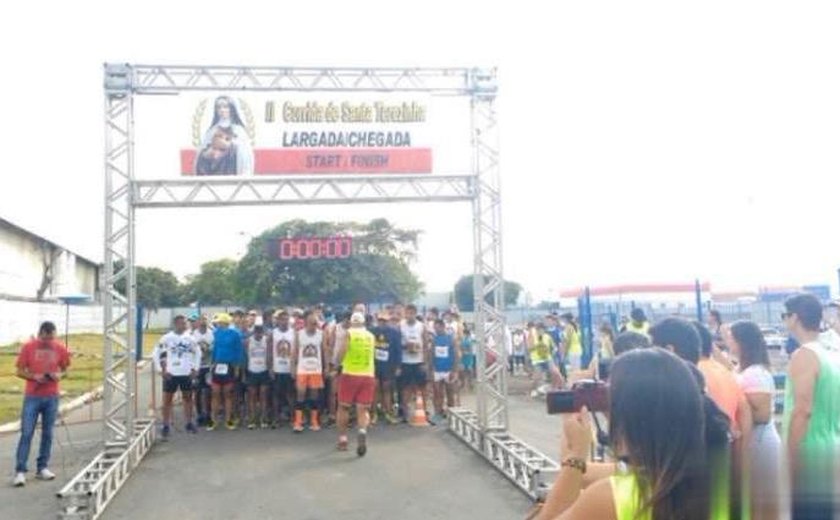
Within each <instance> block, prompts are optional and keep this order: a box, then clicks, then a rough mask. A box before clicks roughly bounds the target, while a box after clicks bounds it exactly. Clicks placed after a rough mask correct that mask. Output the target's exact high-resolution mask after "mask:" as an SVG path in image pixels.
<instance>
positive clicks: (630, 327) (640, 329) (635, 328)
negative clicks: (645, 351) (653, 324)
mask: <svg viewBox="0 0 840 520" xmlns="http://www.w3.org/2000/svg"><path fill="white" fill-rule="evenodd" d="M649 330H650V323H648V322H646V321H643V322H642V323H641V325H636V323H635V322H634V321H633V320H630V321H628V322H627V332H635V333H636V334H641V335H642V336H648V337H650V334H649V333H648V331H649Z"/></svg>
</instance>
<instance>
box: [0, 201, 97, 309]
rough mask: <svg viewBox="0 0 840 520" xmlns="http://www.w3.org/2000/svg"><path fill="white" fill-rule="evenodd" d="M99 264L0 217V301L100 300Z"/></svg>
mask: <svg viewBox="0 0 840 520" xmlns="http://www.w3.org/2000/svg"><path fill="white" fill-rule="evenodd" d="M100 270H101V264H100V263H98V262H95V261H93V260H91V259H89V258H85V257H82V256H80V255H78V254H76V253H74V252H72V251H69V250H67V249H65V248H64V247H62V246H61V245H59V244H57V243H55V242H53V241H51V240H49V239H47V238H44V237H42V236H39V235H37V234H36V233H33V232H31V231H28V230H26V229H23V228H22V227H20V226H18V225H16V224H14V223H12V222H10V221H8V220H6V219H4V218H2V217H0V298H7V299H24V300H35V301H55V300H56V299H57V298H58V297H59V296H67V295H87V296H90V297H91V298H92V300H93V301H99V276H100Z"/></svg>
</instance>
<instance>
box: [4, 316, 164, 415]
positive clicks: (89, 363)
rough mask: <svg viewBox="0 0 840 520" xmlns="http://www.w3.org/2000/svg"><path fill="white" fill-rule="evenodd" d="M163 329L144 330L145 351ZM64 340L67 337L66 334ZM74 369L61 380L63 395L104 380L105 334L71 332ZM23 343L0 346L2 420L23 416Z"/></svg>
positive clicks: (148, 351) (79, 392) (72, 394)
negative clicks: (19, 369) (20, 355)
mask: <svg viewBox="0 0 840 520" xmlns="http://www.w3.org/2000/svg"><path fill="white" fill-rule="evenodd" d="M161 335H162V332H160V331H155V332H147V333H145V334H143V355H144V356H148V355H150V354H151V353H152V349H153V348H154V346H155V344H156V343H157V341H158V340H159V339H160V336H161ZM61 340H62V341H63V340H64V338H63V337H62V338H61ZM68 344H69V348H70V354H71V356H72V358H71V361H70V369H69V370H68V375H67V378H65V379H64V380H62V381H61V392H62V399H65V400H69V399H72V398H74V397H78V396H80V395H82V394H84V393H86V392H88V391H90V390H93V389H95V388H96V387H98V386H99V385H101V384H102V379H103V374H102V349H103V345H104V338H103V336H102V335H101V334H71V335H70V338H69V341H68ZM20 347H21V343H13V344H11V345H5V346H2V347H0V424H3V423H6V422H9V421H14V420H16V419H18V418H19V417H20V409H21V406H22V404H23V391H24V388H25V386H26V381H24V380H23V379H19V378H18V377H17V376H16V375H15V374H16V373H17V368H16V367H15V362H16V361H17V355H18V351H19V350H20Z"/></svg>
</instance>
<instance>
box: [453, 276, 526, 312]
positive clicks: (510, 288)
mask: <svg viewBox="0 0 840 520" xmlns="http://www.w3.org/2000/svg"><path fill="white" fill-rule="evenodd" d="M484 280H485V281H488V278H487V277H485V278H484ZM473 281H474V276H473V275H471V274H470V275H465V276H462V277H461V278H460V279H459V280H458V283H456V284H455V303H456V304H458V308H459V309H460V310H462V311H467V312H472V311H473V308H474V306H475V296H474V294H475V293H474V292H473ZM504 283H505V301H504V306H505V307H511V306H513V305H516V301H517V300H518V299H519V293H520V292H522V286H521V285H519V284H518V283H516V282H509V281H507V280H505V282H504ZM484 301H486V302H487V303H491V302H492V301H493V294H492V293H490V294H488V295H487V296H485V297H484Z"/></svg>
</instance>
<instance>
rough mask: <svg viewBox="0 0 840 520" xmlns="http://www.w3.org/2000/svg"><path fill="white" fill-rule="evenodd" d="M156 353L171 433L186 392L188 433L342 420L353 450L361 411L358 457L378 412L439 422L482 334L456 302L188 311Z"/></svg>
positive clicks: (342, 433) (394, 420)
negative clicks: (452, 305)
mask: <svg viewBox="0 0 840 520" xmlns="http://www.w3.org/2000/svg"><path fill="white" fill-rule="evenodd" d="M153 357H154V362H155V367H156V369H157V370H158V371H159V372H160V373H161V374H162V377H163V396H164V397H163V426H162V432H161V433H162V436H163V438H164V439H165V438H167V437H168V436H169V435H170V434H171V431H172V411H173V401H174V397H175V395H176V394H177V393H179V392H180V395H181V399H182V402H183V407H184V420H185V422H186V431H188V432H190V433H197V432H198V428H200V427H203V428H205V429H206V430H207V431H214V430H216V429H217V428H219V427H224V428H227V429H228V430H236V429H238V428H240V427H242V426H244V427H247V428H248V429H250V430H253V429H268V428H271V429H277V428H283V427H287V426H290V427H291V429H292V431H294V432H295V433H302V432H304V431H305V430H307V429H308V430H310V431H318V430H320V429H321V428H322V427H328V426H333V425H336V426H337V428H338V432H339V440H338V449H339V450H346V449H347V448H348V438H347V431H348V426H349V424H350V422H351V419H352V420H354V421H355V424H356V425H357V427H358V436H357V454H358V455H359V456H363V455H364V454H365V453H366V451H367V428H368V426H369V424H370V423H373V424H376V423H377V422H383V423H387V424H389V425H394V424H398V423H400V422H404V423H411V424H412V425H417V426H420V425H435V424H436V423H438V422H441V421H443V420H445V419H446V416H447V412H448V410H449V409H450V408H451V407H456V406H460V392H461V390H462V389H463V388H464V387H465V386H466V387H471V386H472V382H473V381H474V377H475V372H474V371H475V352H474V349H473V340H472V334H471V332H470V330H469V329H468V327H467V326H466V325H465V324H464V323H463V321H462V320H461V317H460V315H459V313H458V312H457V310H447V311H445V312H443V313H440V312H438V311H437V310H436V309H432V310H430V311H429V312H428V313H427V314H426V315H425V316H421V315H419V314H418V311H417V308H416V307H415V306H414V305H400V304H397V305H393V306H388V307H385V308H383V309H382V310H380V311H379V312H377V313H376V314H375V315H371V314H368V313H367V312H366V307H365V305H364V304H356V305H354V306H353V307H352V309H350V310H348V311H347V312H344V313H342V314H339V315H335V314H333V313H332V312H330V311H329V310H328V309H325V308H324V306H322V305H319V306H313V307H310V308H307V309H300V308H290V309H279V310H272V311H261V310H256V309H254V310H250V311H248V312H244V311H240V310H237V311H234V312H231V313H230V314H228V313H219V314H215V315H214V316H212V317H210V316H206V315H199V314H197V313H196V314H192V315H189V316H184V315H179V316H176V317H175V318H174V323H173V329H172V330H171V331H169V332H168V333H166V334H165V335H164V336H163V337H162V338H161V339H160V342H159V343H158V345H157V346H156V348H155V350H154V354H153ZM430 401H431V403H432V404H433V412H434V413H433V414H432V413H430V411H429V410H428V409H427V403H429V402H430Z"/></svg>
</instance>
